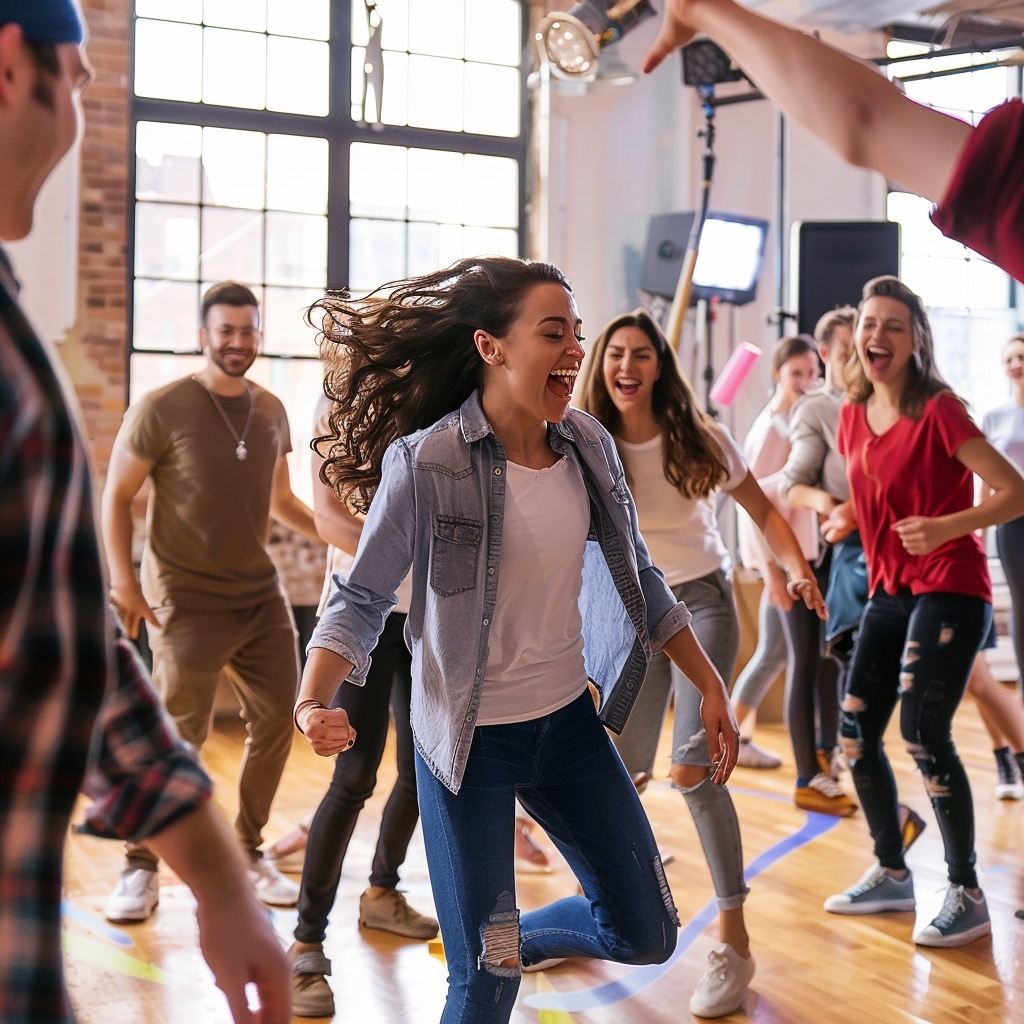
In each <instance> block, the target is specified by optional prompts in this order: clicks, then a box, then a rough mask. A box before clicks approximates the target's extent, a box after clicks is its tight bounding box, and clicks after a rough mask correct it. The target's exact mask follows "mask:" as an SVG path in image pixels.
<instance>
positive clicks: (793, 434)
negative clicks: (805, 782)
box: [781, 306, 925, 853]
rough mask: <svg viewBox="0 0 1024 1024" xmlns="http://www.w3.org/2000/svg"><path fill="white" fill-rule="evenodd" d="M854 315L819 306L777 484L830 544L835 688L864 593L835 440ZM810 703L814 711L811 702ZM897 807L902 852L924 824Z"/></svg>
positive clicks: (829, 752) (831, 724)
mask: <svg viewBox="0 0 1024 1024" xmlns="http://www.w3.org/2000/svg"><path fill="white" fill-rule="evenodd" d="M856 321H857V310H856V309H854V308H853V307H852V306H845V307H843V308H840V309H834V310H830V311H829V312H827V313H825V314H823V315H822V316H821V317H820V318H819V320H818V322H817V324H815V327H814V337H815V340H816V341H817V343H818V356H819V358H820V359H821V361H822V363H823V364H824V366H825V380H824V382H823V384H822V386H821V387H820V388H815V389H814V390H812V391H809V392H807V393H806V394H804V395H803V396H802V397H801V398H800V399H798V401H797V402H796V404H795V405H794V406H793V413H792V416H791V418H790V433H789V440H790V451H789V457H788V458H787V460H786V465H785V466H784V467H783V469H782V488H781V489H782V494H783V498H784V500H785V501H786V502H788V503H789V504H790V505H795V506H799V507H802V508H807V509H810V510H811V511H812V512H814V513H815V514H816V515H817V517H818V519H819V521H820V523H821V531H822V534H823V539H824V541H825V543H827V544H828V545H829V561H828V572H827V589H826V592H825V604H826V606H827V607H828V610H829V617H828V620H827V622H826V624H825V635H824V640H825V650H826V653H827V656H828V657H829V658H830V659H832V660H833V661H834V662H835V664H836V665H837V667H838V676H837V680H836V682H837V687H838V695H841V694H842V693H843V691H844V690H845V679H846V672H847V669H848V668H849V663H850V656H851V654H852V652H853V645H854V641H855V639H856V635H857V631H858V630H859V628H860V620H861V616H862V615H863V613H864V606H865V604H866V603H867V599H868V578H867V564H866V562H865V558H864V546H863V545H862V544H861V541H860V533H859V532H858V531H857V523H856V519H855V517H854V513H853V508H852V506H851V504H850V484H849V480H848V478H847V474H846V460H845V459H844V458H843V457H842V455H840V454H839V450H838V448H837V447H836V430H837V428H838V425H839V410H840V408H841V407H842V403H843V398H844V397H845V395H846V388H845V385H844V382H843V368H844V367H845V366H846V363H847V362H848V361H849V359H850V356H851V355H853V329H854V326H855V325H856ZM838 695H837V698H836V699H837V701H838ZM808 710H809V712H810V714H813V708H810V709H808ZM796 713H799V708H797V709H796ZM814 726H815V723H814V721H813V719H812V720H810V721H809V722H807V723H806V730H805V731H809V730H810V729H813V728H814ZM827 727H828V728H830V729H832V728H834V729H835V730H836V732H835V733H834V734H832V733H830V734H829V735H827V736H825V735H823V734H822V735H820V737H819V743H818V761H819V764H820V766H821V770H822V771H824V772H826V773H828V774H829V775H830V776H831V777H832V778H833V779H834V780H835V781H836V782H837V783H838V782H839V770H838V768H837V767H836V765H837V761H841V760H842V758H841V756H840V757H836V756H835V754H836V751H837V747H836V744H837V743H838V740H839V735H838V720H837V718H833V717H832V716H828V723H827ZM899 815H900V830H901V833H902V835H903V851H904V853H905V852H906V851H907V850H908V849H910V847H911V846H912V845H913V843H914V842H915V841H916V840H917V838H918V836H920V835H921V833H922V832H923V831H924V828H925V821H924V819H923V818H922V817H921V816H920V815H919V814H918V813H917V812H916V811H915V810H914V809H913V808H912V807H910V806H908V805H907V804H903V803H901V804H900V805H899Z"/></svg>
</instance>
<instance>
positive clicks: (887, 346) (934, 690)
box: [825, 277, 1024, 947]
mask: <svg viewBox="0 0 1024 1024" xmlns="http://www.w3.org/2000/svg"><path fill="white" fill-rule="evenodd" d="M855 344H856V352H857V361H856V362H851V363H850V364H848V379H847V385H848V387H847V401H846V403H844V405H843V407H842V409H841V411H840V417H839V431H838V436H837V447H838V448H839V451H840V453H841V454H842V455H844V456H845V458H846V465H847V471H848V473H849V478H850V491H851V494H852V498H853V505H854V509H855V511H856V520H857V523H858V525H859V528H860V531H861V538H862V540H863V543H864V553H865V556H866V558H867V566H868V578H869V595H870V596H869V600H868V604H867V607H866V608H865V611H864V616H863V618H862V620H861V627H860V634H859V636H858V639H857V644H856V646H855V648H854V653H853V661H852V663H851V665H850V671H849V676H848V682H847V687H846V695H845V696H844V698H843V702H842V724H841V735H842V744H843V750H844V753H845V754H846V757H847V760H848V761H849V763H850V767H851V770H852V773H853V780H854V784H855V785H856V787H857V793H858V795H859V796H860V799H861V803H862V804H863V806H864V812H865V815H866V816H867V819H868V824H869V826H870V828H871V836H872V839H873V840H874V851H875V856H876V858H877V863H876V864H874V865H873V866H872V867H871V868H869V870H868V871H867V872H866V873H865V874H864V876H863V877H862V878H861V879H860V881H859V882H857V883H856V884H855V885H854V886H852V887H851V888H849V889H847V890H846V891H845V892H843V893H839V894H837V895H834V896H830V897H829V898H828V899H827V900H826V901H825V909H826V910H828V911H831V912H832V913H835V914H871V913H877V912H880V911H889V910H912V909H913V908H914V905H915V901H914V883H913V879H912V877H911V874H910V871H909V870H908V868H907V866H906V862H905V860H904V857H903V852H902V846H903V840H902V835H901V831H900V826H899V815H898V810H897V800H896V782H895V778H894V776H893V772H892V767H891V765H890V764H889V759H888V756H887V755H886V752H885V747H884V743H883V735H884V733H885V729H886V727H887V725H888V722H889V718H890V717H891V715H892V712H893V710H894V709H895V707H896V705H897V703H899V704H900V734H901V735H902V737H903V739H904V741H905V742H906V744H907V747H908V750H909V752H910V754H911V756H912V757H913V758H914V760H915V761H916V763H917V766H918V769H919V770H920V772H921V776H922V778H923V780H924V783H925V789H926V792H927V793H928V795H929V798H930V799H931V803H932V807H933V809H934V811H935V816H936V819H937V820H938V825H939V831H940V833H941V835H942V841H943V847H944V851H945V858H946V865H947V869H948V874H949V885H948V888H947V890H946V896H945V900H944V902H943V906H942V909H941V910H940V912H939V913H938V915H936V917H935V918H934V919H933V920H932V922H931V923H930V924H928V925H926V926H925V927H924V928H922V929H921V930H920V931H919V932H918V933H917V934H916V935H915V936H914V941H915V942H916V943H917V944H919V945H923V946H940V947H947V946H961V945H965V944H966V943H969V942H973V941H974V940H975V939H978V938H980V937H982V936H984V935H988V934H989V932H990V931H991V925H990V923H989V912H988V906H987V904H986V902H985V897H984V894H983V893H982V891H981V889H980V888H979V887H978V876H977V872H976V870H975V852H974V808H973V803H972V799H971V789H970V784H969V783H968V780H967V773H966V772H965V771H964V767H963V764H962V763H961V761H960V757H959V755H958V754H957V751H956V747H955V745H954V743H953V738H952V735H951V725H952V720H953V714H954V712H955V711H956V709H957V706H958V705H959V703H960V700H961V698H962V696H963V693H964V689H965V687H966V685H967V677H968V674H969V672H970V669H971V663H972V662H973V661H974V657H975V655H976V654H977V652H978V649H979V647H980V646H981V642H982V640H983V639H984V637H985V634H986V633H987V631H988V628H989V625H990V623H991V617H992V604H991V601H992V591H991V585H990V582H989V575H988V560H987V558H986V555H985V550H984V546H983V544H982V542H981V539H980V537H979V535H978V533H977V532H976V531H978V530H981V529H983V528H984V527H986V526H992V525H994V524H996V523H1000V522H1005V521H1007V520H1009V519H1012V518H1014V517H1015V516H1019V515H1022V514H1024V477H1022V476H1021V474H1020V472H1019V470H1017V468H1016V467H1015V466H1014V465H1013V464H1012V463H1011V462H1009V461H1008V460H1007V459H1006V458H1005V457H1004V456H1003V455H1002V454H1001V453H1000V452H998V451H997V450H996V449H995V448H994V447H993V446H992V445H991V444H989V442H988V441H987V440H986V439H985V436H984V435H983V434H982V432H981V431H980V430H979V429H978V427H977V426H975V424H974V423H973V422H972V421H971V419H970V417H969V416H968V414H967V410H966V408H965V407H964V404H963V403H962V402H961V401H960V399H959V398H957V396H956V395H955V394H954V393H953V392H952V391H951V389H950V388H949V386H948V385H947V384H946V382H945V381H944V380H943V379H942V377H941V376H940V375H939V373H938V370H937V369H936V367H935V357H934V351H933V344H932V336H931V329H930V326H929V323H928V317H927V314H926V313H925V311H924V307H923V306H922V305H921V300H920V299H919V298H918V297H917V295H915V294H914V293H913V292H912V291H910V289H909V288H907V287H906V285H904V284H903V283H902V282H901V281H899V280H898V279H897V278H895V277H879V278H875V279H873V280H871V281H869V282H868V283H867V284H866V285H865V286H864V298H863V301H862V303H861V306H860V311H859V316H858V321H857V331H856V342H855ZM973 474H977V475H978V476H979V477H980V478H981V479H982V480H983V481H984V483H985V484H987V486H988V488H989V492H988V495H987V497H985V498H984V499H983V500H982V501H981V502H980V503H979V504H978V505H975V504H974V476H973Z"/></svg>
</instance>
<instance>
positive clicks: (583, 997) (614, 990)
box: [523, 812, 840, 1012]
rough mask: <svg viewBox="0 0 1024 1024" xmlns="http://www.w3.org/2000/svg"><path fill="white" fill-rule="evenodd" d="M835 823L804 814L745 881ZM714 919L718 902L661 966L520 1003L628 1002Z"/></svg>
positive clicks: (575, 1007)
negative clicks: (796, 828)
mask: <svg viewBox="0 0 1024 1024" xmlns="http://www.w3.org/2000/svg"><path fill="white" fill-rule="evenodd" d="M839 820H840V819H839V818H836V817H833V816H832V815H829V814H815V813H814V812H810V813H808V814H807V820H806V822H805V823H804V825H803V827H802V828H800V829H799V830H798V831H796V832H794V833H793V835H791V836H787V837H786V838H785V839H782V840H780V841H779V842H777V843H776V844H775V845H774V846H772V847H769V849H767V850H765V851H764V853H762V854H760V855H759V856H757V857H755V858H754V859H753V861H751V863H750V864H749V866H748V867H747V869H746V872H745V876H746V878H747V880H748V881H749V880H750V879H752V878H756V877H757V876H758V875H759V874H760V873H761V872H762V871H764V870H765V869H766V868H769V867H771V865H772V864H774V863H775V862H776V861H777V860H779V859H780V858H782V857H785V856H786V855H787V854H789V853H792V852H793V851H794V850H798V849H800V847H801V846H806V845H807V843H809V842H811V841H812V840H814V839H817V838H818V836H821V835H824V834H825V833H826V832H828V831H830V830H831V829H833V828H835V826H836V825H838V824H839ZM717 916H718V901H717V900H712V901H711V902H710V903H709V904H708V905H707V906H706V907H704V908H703V909H702V910H701V911H700V912H699V913H698V914H697V915H696V916H695V917H693V918H692V919H691V920H690V921H688V922H687V923H686V924H685V925H684V926H683V927H682V929H681V930H680V932H679V938H678V939H677V940H676V948H675V952H674V953H673V954H672V955H671V956H670V957H669V958H668V960H666V961H665V963H663V964H650V965H645V966H643V967H635V968H634V969H633V970H631V971H630V972H629V974H627V975H626V976H625V977H624V978H619V979H618V980H617V981H612V982H607V983H606V984H604V985H598V986H597V987H596V988H590V989H583V990H581V991H578V992H544V993H540V992H538V993H536V994H534V995H530V996H526V997H525V998H524V999H523V1002H524V1003H525V1004H526V1005H527V1006H530V1007H532V1008H534V1009H538V1010H567V1011H570V1012H571V1011H582V1010H596V1009H598V1008H600V1007H602V1006H611V1005H613V1004H614V1003H619V1002H622V1001H623V1000H624V999H631V998H632V997H633V996H635V995H637V994H638V993H640V992H642V991H643V990H644V989H645V988H649V987H650V986H651V985H653V984H654V983H655V982H656V981H658V979H659V978H661V977H662V976H663V975H664V974H666V973H667V972H668V971H669V970H670V969H671V968H672V965H673V964H675V963H676V961H678V960H679V959H680V958H681V957H682V956H683V955H684V954H685V953H686V952H687V950H688V949H689V948H690V946H692V945H693V943H694V941H695V940H696V939H697V937H698V936H699V935H700V934H701V933H702V932H703V931H704V929H705V928H707V926H708V925H709V924H710V923H711V922H712V921H713V920H714V919H715V918H716V917H717Z"/></svg>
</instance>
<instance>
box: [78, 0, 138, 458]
mask: <svg viewBox="0 0 1024 1024" xmlns="http://www.w3.org/2000/svg"><path fill="white" fill-rule="evenodd" d="M82 8H83V11H84V13H85V18H86V21H87V23H88V26H89V41H88V54H89V59H90V61H91V63H92V65H93V72H94V78H93V81H92V83H91V84H90V85H89V87H88V88H87V89H86V90H85V93H84V94H83V97H82V104H83V107H84V111H85V128H84V132H83V135H82V147H81V183H80V209H79V239H78V280H79V286H78V315H77V319H76V322H75V325H74V328H73V329H72V330H71V331H70V332H69V335H68V337H67V339H66V343H65V344H64V345H62V346H61V349H60V350H61V354H62V356H63V357H64V361H65V363H66V364H67V366H68V370H69V372H70V374H71V379H72V380H73V381H74V383H75V388H76V390H77V392H78V397H79V399H80V401H81V403H82V409H83V412H84V414H85V422H86V429H87V431H88V434H89V438H90V440H91V442H92V448H93V458H94V460H95V463H96V467H97V469H98V471H99V473H100V475H101V476H102V475H103V474H104V473H105V472H106V466H107V461H108V459H109V456H110V449H111V446H112V444H113V441H114V435H115V434H116V433H117V428H118V426H119V425H120V422H121V415H122V413H123V412H124V406H125V395H126V383H125V381H126V372H127V363H126V353H127V349H128V321H127V308H128V303H127V299H128V267H127V264H126V243H127V223H128V222H127V217H128V213H129V210H130V207H129V203H128V198H129V197H128V171H129V163H128V159H129V154H128V126H129V88H128V83H129V79H130V75H129V71H130V64H129V58H130V55H129V48H128V37H129V26H130V23H131V10H132V4H131V0H82Z"/></svg>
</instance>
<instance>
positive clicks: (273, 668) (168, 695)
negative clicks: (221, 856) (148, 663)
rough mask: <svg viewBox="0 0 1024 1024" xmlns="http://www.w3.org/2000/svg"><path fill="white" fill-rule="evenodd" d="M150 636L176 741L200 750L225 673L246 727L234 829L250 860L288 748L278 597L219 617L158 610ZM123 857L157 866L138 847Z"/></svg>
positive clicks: (287, 649) (293, 644) (285, 638)
mask: <svg viewBox="0 0 1024 1024" xmlns="http://www.w3.org/2000/svg"><path fill="white" fill-rule="evenodd" d="M157 614H158V616H159V617H160V619H161V622H162V623H163V626H162V628H161V629H159V630H157V629H152V630H151V631H150V646H151V648H152V651H153V682H154V683H155V685H156V688H157V691H158V692H159V693H160V696H161V697H162V699H163V702H164V706H165V707H166V708H167V711H168V713H169V714H170V716H171V718H173V719H174V723H175V725H176V726H177V727H178V732H179V733H180V734H181V737H182V739H184V740H186V741H187V742H189V743H191V744H193V745H194V746H195V747H196V748H197V749H199V748H201V747H202V745H203V743H204V742H205V741H206V737H207V736H208V735H209V732H210V723H211V720H212V717H213V706H214V698H215V696H216V693H217V681H218V679H219V678H220V675H221V673H222V671H223V670H224V669H225V668H230V669H231V670H232V672H231V673H230V676H229V678H230V680H231V685H232V688H233V689H234V691H235V695H236V696H237V698H238V702H239V704H240V705H241V708H242V711H241V715H242V718H243V719H244V721H245V728H246V733H247V736H246V741H245V752H244V753H243V755H242V763H241V766H240V768H239V776H238V817H237V819H236V820H235V830H236V831H237V833H238V838H239V840H240V842H241V843H242V846H243V847H244V848H245V850H247V851H248V852H249V853H250V854H252V853H253V852H254V851H255V850H257V849H258V848H259V846H260V844H261V843H262V842H263V836H262V830H263V826H264V825H266V823H267V819H268V818H269V817H270V807H271V804H272V803H273V800H274V794H275V793H276V792H277V786H278V783H279V782H280V781H281V774H282V772H283V771H284V766H285V762H286V761H287V759H288V754H289V752H290V750H291V745H292V738H293V730H294V726H293V724H292V709H293V707H294V705H295V694H296V692H297V690H298V678H299V662H298V646H297V635H296V632H295V625H294V622H293V620H292V614H291V609H290V608H289V607H288V604H287V602H286V601H285V599H284V597H283V596H281V597H280V598H275V599H273V600H270V601H266V602H264V603H263V604H260V605H256V606H255V607H250V608H243V609H237V610H232V611H224V612H216V611H215V612H210V611H193V610H190V609H184V608H176V607H172V606H162V607H161V608H159V609H157ZM128 856H129V858H130V859H133V860H138V861H145V862H150V863H154V864H155V863H156V859H157V858H156V855H155V854H154V853H153V851H152V850H150V849H149V847H147V846H146V845H145V844H141V843H129V844H128Z"/></svg>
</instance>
